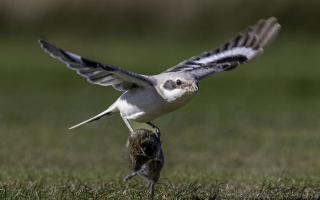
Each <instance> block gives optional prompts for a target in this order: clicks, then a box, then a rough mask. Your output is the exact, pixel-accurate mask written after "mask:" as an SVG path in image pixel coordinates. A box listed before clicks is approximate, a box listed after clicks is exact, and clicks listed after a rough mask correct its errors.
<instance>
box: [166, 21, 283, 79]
mask: <svg viewBox="0 0 320 200" xmlns="http://www.w3.org/2000/svg"><path fill="white" fill-rule="evenodd" d="M280 28H281V26H280V24H279V23H278V22H277V19H276V18H275V17H271V18H269V19H262V20H259V21H258V22H257V23H256V24H255V25H253V26H251V27H249V28H248V29H247V30H246V31H244V32H243V33H240V34H238V35H237V36H236V37H235V38H234V39H233V40H231V41H229V42H227V43H225V44H224V45H223V46H221V47H220V48H217V49H215V50H213V51H208V52H204V53H202V54H200V55H199V56H195V57H192V58H190V59H188V60H186V61H183V62H181V63H179V64H178V65H176V66H174V67H172V68H170V69H168V70H167V71H166V72H179V71H185V72H192V73H194V74H195V75H198V78H202V77H205V76H206V75H209V74H212V73H215V72H221V71H227V70H231V69H233V68H235V67H236V66H238V65H239V64H243V63H247V62H249V61H251V60H253V59H254V58H256V57H257V56H258V55H260V54H261V53H262V52H263V50H264V47H266V46H267V45H268V44H270V43H271V41H272V40H273V39H274V38H275V36H276V35H277V33H278V32H279V30H280ZM205 71H206V72H207V74H206V73H205Z"/></svg>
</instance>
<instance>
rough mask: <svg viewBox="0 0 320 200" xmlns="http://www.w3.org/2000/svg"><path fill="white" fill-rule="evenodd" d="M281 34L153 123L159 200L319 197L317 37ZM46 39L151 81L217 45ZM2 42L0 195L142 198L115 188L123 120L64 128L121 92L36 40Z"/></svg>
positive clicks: (124, 165)
mask: <svg viewBox="0 0 320 200" xmlns="http://www.w3.org/2000/svg"><path fill="white" fill-rule="evenodd" d="M281 36H282V37H280V38H279V40H277V41H276V43H275V44H274V45H272V46H271V47H270V48H268V49H267V50H266V52H265V54H264V55H263V56H262V57H260V58H259V59H257V60H256V61H255V62H253V63H251V64H249V65H246V66H241V67H240V68H239V69H237V70H235V71H232V72H230V73H221V74H218V75H215V76H214V77H211V78H209V79H207V80H205V81H203V83H202V84H201V85H200V88H201V91H200V93H199V95H198V96H197V97H196V98H195V99H194V100H193V101H192V102H191V103H190V104H189V105H187V106H186V107H184V108H183V109H181V110H179V111H177V112H174V113H171V114H169V115H167V116H164V117H162V118H161V119H158V120H156V121H155V123H156V124H157V125H158V126H159V127H160V128H161V130H162V140H163V148H164V153H165V167H164V169H163V172H162V174H161V179H160V184H159V185H158V186H157V189H156V196H155V197H156V199H317V198H319V194H320V178H319V177H320V171H319V170H320V159H319V155H320V146H319V142H320V134H319V133H320V126H319V125H318V123H319V118H320V101H319V98H320V93H319V84H320V79H319V77H320V68H319V67H318V65H319V64H320V62H319V59H318V52H319V51H320V45H318V44H319V42H320V41H314V40H311V39H310V40H309V39H308V38H306V37H304V38H302V37H297V36H294V35H290V34H287V33H285V32H284V33H283V35H281ZM48 38H50V40H51V41H53V42H56V43H57V44H58V45H59V46H61V47H65V48H67V49H69V50H73V51H75V52H77V53H80V54H82V55H86V56H87V57H89V58H93V59H97V60H100V61H105V62H109V63H111V64H114V65H119V66H124V67H125V68H127V69H131V70H134V71H137V72H145V73H147V74H148V73H149V74H151V73H159V72H161V71H163V70H164V69H166V68H167V67H169V66H171V65H174V64H176V63H177V62H179V61H180V60H182V59H184V58H187V57H189V56H192V55H193V54H196V53H199V52H201V51H203V50H206V49H210V48H212V47H214V46H216V45H219V44H220V43H219V42H215V41H212V39H211V38H209V39H206V38H205V39H201V40H197V39H196V38H184V37H182V38H176V37H173V38H170V37H168V36H166V37H164V38H163V37H159V36H148V37H138V36H133V37H128V36H121V35H120V36H119V35H118V36H112V35H110V36H106V37H96V38H92V37H78V38H77V37H76V38H75V37H71V35H55V34H52V35H49V36H48ZM214 38H215V39H217V41H218V39H221V38H222V41H223V38H224V39H225V38H226V37H223V36H221V35H220V36H219V35H218V36H216V37H214ZM227 38H228V37H227ZM220 41H221V40H220ZM0 43H1V45H0V98H1V99H0V137H1V140H0V198H7V199H90V198H91V199H103V198H104V199H145V197H146V196H147V193H146V187H145V183H144V182H143V181H142V180H140V178H136V179H135V180H133V181H132V182H130V183H129V184H126V183H123V182H122V178H123V177H124V176H125V175H127V173H129V172H130V170H129V165H128V159H127V155H126V150H125V142H126V138H127V134H128V130H127V129H126V128H125V126H124V124H123V122H122V121H121V119H120V117H119V116H117V115H115V116H110V117H108V118H104V119H102V120H100V121H97V122H95V123H92V124H90V125H87V126H85V127H83V128H79V129H76V130H73V131H69V130H67V127H69V126H70V125H73V124H75V123H77V122H79V121H81V120H84V119H86V118H87V117H90V116H92V115H93V114H96V113H97V112H100V111H101V110H103V109H104V108H106V107H107V106H108V105H109V104H111V103H112V102H113V101H114V100H115V99H116V98H117V96H119V93H118V92H115V91H113V90H112V89H111V88H103V87H99V86H94V85H90V84H88V83H86V81H85V80H83V79H82V78H80V77H78V76H77V75H76V74H75V73H74V72H72V71H70V70H68V69H66V68H65V67H64V66H63V65H62V64H60V63H59V62H57V61H55V60H53V59H51V58H49V57H48V56H47V55H46V54H44V53H43V52H42V51H41V50H40V49H39V47H38V45H37V43H36V42H35V37H32V36H28V35H27V36H24V37H22V36H20V37H17V36H16V35H14V36H8V35H4V36H3V37H1V39H0Z"/></svg>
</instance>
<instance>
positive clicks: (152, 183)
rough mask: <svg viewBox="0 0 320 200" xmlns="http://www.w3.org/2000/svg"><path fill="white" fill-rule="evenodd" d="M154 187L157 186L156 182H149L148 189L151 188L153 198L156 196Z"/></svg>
mask: <svg viewBox="0 0 320 200" xmlns="http://www.w3.org/2000/svg"><path fill="white" fill-rule="evenodd" d="M154 185H155V183H154V181H149V184H148V187H149V193H150V196H151V197H153V196H154V189H155V187H154Z"/></svg>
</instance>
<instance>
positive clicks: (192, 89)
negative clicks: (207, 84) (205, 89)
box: [189, 82, 199, 93]
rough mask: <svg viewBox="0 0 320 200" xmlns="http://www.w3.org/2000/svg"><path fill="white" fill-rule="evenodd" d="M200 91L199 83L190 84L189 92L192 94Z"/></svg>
mask: <svg viewBox="0 0 320 200" xmlns="http://www.w3.org/2000/svg"><path fill="white" fill-rule="evenodd" d="M198 90H199V87H198V82H192V83H190V85H189V91H190V92H191V93H194V92H197V91H198Z"/></svg>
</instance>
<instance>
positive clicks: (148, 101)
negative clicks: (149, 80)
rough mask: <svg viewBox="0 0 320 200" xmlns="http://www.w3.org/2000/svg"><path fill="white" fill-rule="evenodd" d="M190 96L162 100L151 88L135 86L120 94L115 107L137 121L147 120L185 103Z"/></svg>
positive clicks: (126, 116)
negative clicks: (172, 100) (175, 99)
mask: <svg viewBox="0 0 320 200" xmlns="http://www.w3.org/2000/svg"><path fill="white" fill-rule="evenodd" d="M190 99H191V97H190V98H184V99H180V100H177V101H174V102H171V103H169V102H167V101H166V100H164V99H163V98H162V97H161V96H160V95H159V94H158V93H157V92H156V90H154V89H153V88H148V89H145V88H135V89H132V90H128V91H127V92H125V93H124V94H123V95H121V96H120V97H119V99H118V101H117V107H118V109H119V111H120V113H121V115H122V116H123V117H125V118H127V119H130V120H134V121H138V122H149V121H152V120H154V119H156V118H158V117H160V116H161V115H164V114H166V113H169V112H172V111H174V110H176V109H178V108H180V107H181V106H183V105H185V104H186V103H187V102H188V101H189V100H190Z"/></svg>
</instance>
